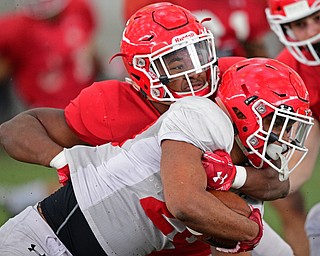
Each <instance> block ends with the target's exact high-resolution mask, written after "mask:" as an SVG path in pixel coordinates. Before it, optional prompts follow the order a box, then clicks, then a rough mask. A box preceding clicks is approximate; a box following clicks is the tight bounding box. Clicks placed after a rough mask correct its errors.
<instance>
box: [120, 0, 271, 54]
mask: <svg viewBox="0 0 320 256" xmlns="http://www.w3.org/2000/svg"><path fill="white" fill-rule="evenodd" d="M156 2H160V1H159V0H139V1H131V0H124V3H123V16H124V19H125V20H128V19H129V18H130V16H131V15H132V14H133V13H134V12H135V11H137V10H138V9H139V8H141V7H143V6H145V5H148V4H151V3H156ZM170 2H171V3H173V4H177V5H180V6H182V7H184V8H186V9H188V10H190V11H191V12H192V13H193V14H194V15H195V16H196V17H197V18H198V20H202V19H204V18H211V20H210V21H208V22H206V23H205V24H204V25H205V26H206V27H207V28H208V29H209V30H211V32H212V33H213V35H214V38H215V42H216V48H217V55H218V56H219V57H222V56H245V57H254V56H268V53H267V51H266V48H265V44H264V36H265V35H266V34H267V32H269V31H270V28H269V26H268V22H267V21H266V20H265V19H263V18H262V17H265V12H264V10H265V8H266V7H267V3H266V1H265V0H259V1H257V0H202V1H193V0H172V1H170Z"/></svg>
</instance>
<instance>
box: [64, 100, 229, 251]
mask: <svg viewBox="0 0 320 256" xmlns="http://www.w3.org/2000/svg"><path fill="white" fill-rule="evenodd" d="M233 135H234V133H233V127H232V124H231V122H230V120H229V118H228V117H227V116H226V114H224V112H223V111H222V110H221V109H220V108H219V107H218V106H217V105H216V104H215V103H214V102H212V101H211V100H209V99H206V98H200V97H186V98H183V99H180V100H178V101H177V102H176V103H174V104H172V105H171V107H170V109H169V110H168V111H167V112H166V113H165V114H163V115H162V116H161V117H160V118H159V119H158V120H157V122H155V123H154V124H153V125H152V126H151V127H150V128H149V129H148V130H146V131H145V132H143V133H141V134H140V135H138V136H136V137H135V138H134V139H132V140H128V141H127V142H125V143H124V144H123V145H122V147H118V146H112V145H111V144H110V143H109V144H105V145H102V146H97V147H85V146H75V147H73V148H71V149H66V150H65V153H66V157H67V161H68V164H69V167H70V172H71V180H72V184H73V188H74V192H75V195H76V198H77V201H78V204H79V206H80V209H81V211H82V212H83V214H84V216H85V218H86V220H87V222H88V223H89V225H90V227H91V229H92V231H93V233H94V234H95V236H96V238H97V240H98V241H99V243H100V244H101V246H102V248H103V249H104V250H105V252H106V253H107V254H108V255H121V256H122V255H145V254H148V253H150V252H152V251H154V250H162V249H172V248H174V247H175V243H176V242H177V241H178V242H181V243H193V242H195V238H194V237H193V236H192V235H191V234H190V233H189V232H188V231H187V230H186V227H185V225H184V224H183V223H182V222H180V221H178V220H177V219H175V218H174V217H173V216H172V215H171V214H170V213H169V212H168V210H167V208H166V206H165V203H164V198H163V187H162V183H161V179H160V158H161V146H160V145H161V141H163V140H166V139H170V140H178V141H184V142H187V143H190V144H192V145H194V146H196V147H198V148H199V149H201V150H202V151H203V152H205V151H211V152H212V151H215V150H216V149H223V150H225V151H227V152H230V151H231V148H232V145H233Z"/></svg>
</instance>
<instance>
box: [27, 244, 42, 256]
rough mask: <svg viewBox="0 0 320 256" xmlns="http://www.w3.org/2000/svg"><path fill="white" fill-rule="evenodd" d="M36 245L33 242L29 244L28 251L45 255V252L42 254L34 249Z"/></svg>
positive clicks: (39, 255) (40, 255)
mask: <svg viewBox="0 0 320 256" xmlns="http://www.w3.org/2000/svg"><path fill="white" fill-rule="evenodd" d="M35 248H36V245H35V244H31V247H30V248H28V250H29V251H30V252H32V251H33V252H35V253H36V254H37V255H38V256H46V254H45V253H44V254H41V253H40V252H38V251H37V250H36V249H35Z"/></svg>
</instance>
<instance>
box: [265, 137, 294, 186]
mask: <svg viewBox="0 0 320 256" xmlns="http://www.w3.org/2000/svg"><path fill="white" fill-rule="evenodd" d="M286 150H287V146H286V145H284V144H282V145H281V146H280V145H277V144H274V143H272V144H269V145H268V146H267V154H268V156H269V157H270V158H271V159H273V160H280V167H281V168H280V169H281V171H280V172H279V180H280V181H285V180H287V179H288V178H289V168H288V161H287V159H286V157H285V156H283V155H282V153H283V152H285V151H286Z"/></svg>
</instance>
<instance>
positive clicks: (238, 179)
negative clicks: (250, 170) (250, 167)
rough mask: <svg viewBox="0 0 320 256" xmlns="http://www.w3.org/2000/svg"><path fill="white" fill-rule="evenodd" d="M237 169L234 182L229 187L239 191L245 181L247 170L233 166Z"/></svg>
mask: <svg viewBox="0 0 320 256" xmlns="http://www.w3.org/2000/svg"><path fill="white" fill-rule="evenodd" d="M235 167H236V169H237V173H236V176H235V177H234V181H233V183H232V185H231V188H234V189H239V188H241V187H242V186H243V185H244V183H245V182H246V180H247V170H246V168H244V167H243V166H237V165H236V166H235Z"/></svg>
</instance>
